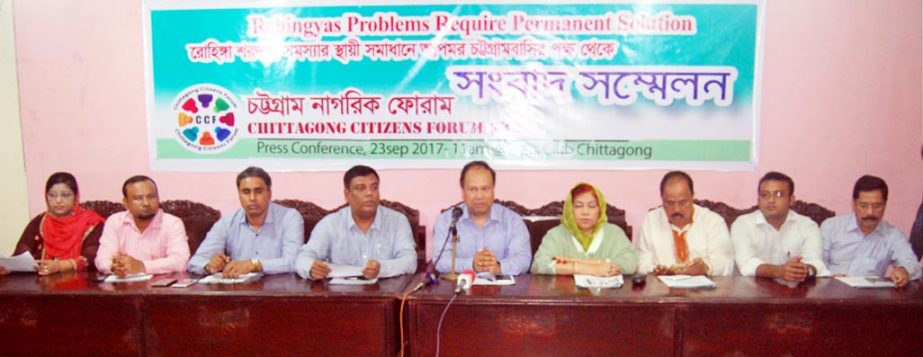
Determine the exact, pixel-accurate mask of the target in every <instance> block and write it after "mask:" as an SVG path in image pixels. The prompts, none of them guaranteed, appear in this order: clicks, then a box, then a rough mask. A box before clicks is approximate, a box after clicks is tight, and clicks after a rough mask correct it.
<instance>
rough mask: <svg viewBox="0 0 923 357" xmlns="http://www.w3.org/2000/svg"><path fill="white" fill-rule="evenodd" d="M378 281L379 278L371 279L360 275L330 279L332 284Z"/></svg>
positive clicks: (372, 282) (356, 283) (367, 283)
mask: <svg viewBox="0 0 923 357" xmlns="http://www.w3.org/2000/svg"><path fill="white" fill-rule="evenodd" d="M377 282H378V278H375V279H371V280H369V279H360V278H358V277H349V278H333V279H330V285H372V284H375V283H377Z"/></svg>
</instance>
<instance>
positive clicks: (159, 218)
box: [122, 208, 163, 229]
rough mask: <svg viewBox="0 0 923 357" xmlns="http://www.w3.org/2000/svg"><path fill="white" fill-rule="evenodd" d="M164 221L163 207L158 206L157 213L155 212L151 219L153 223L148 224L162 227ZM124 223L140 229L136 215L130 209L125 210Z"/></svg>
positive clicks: (153, 226)
mask: <svg viewBox="0 0 923 357" xmlns="http://www.w3.org/2000/svg"><path fill="white" fill-rule="evenodd" d="M162 223H163V209H160V208H158V209H157V213H155V214H154V218H153V219H151V224H148V225H147V228H160V226H161V224H162ZM122 224H127V225H130V226H132V227H135V229H138V226H137V225H135V217H134V216H133V215H132V214H131V212H129V211H127V210H126V211H125V216H124V217H122Z"/></svg>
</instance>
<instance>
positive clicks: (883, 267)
mask: <svg viewBox="0 0 923 357" xmlns="http://www.w3.org/2000/svg"><path fill="white" fill-rule="evenodd" d="M852 197H853V213H850V214H845V215H841V216H837V217H833V218H830V219H827V220H826V221H824V223H823V224H822V225H821V226H820V230H821V232H822V233H823V236H824V248H823V249H824V264H826V265H827V268H828V269H830V271H831V272H833V274H837V275H847V276H879V277H883V276H884V275H885V272H886V271H887V270H888V266H889V265H891V264H894V266H895V269H894V272H893V273H892V274H891V280H892V281H894V284H895V285H896V286H897V287H902V286H904V285H907V283H908V282H909V281H910V280H911V279H913V280H916V279H919V278H920V276H921V270H920V263H919V261H917V257H916V256H915V255H914V254H913V251H912V250H911V248H910V243H909V242H908V241H907V237H906V236H904V233H902V232H901V231H900V230H898V229H897V228H895V227H894V226H892V225H891V224H889V223H888V222H886V221H884V220H883V219H882V217H884V214H885V204H886V203H887V202H888V185H887V184H886V183H885V181H884V180H882V179H881V178H878V177H875V176H869V175H865V176H862V177H861V178H859V180H858V181H856V185H855V186H854V188H853V194H852Z"/></svg>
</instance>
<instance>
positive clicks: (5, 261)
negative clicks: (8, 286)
mask: <svg viewBox="0 0 923 357" xmlns="http://www.w3.org/2000/svg"><path fill="white" fill-rule="evenodd" d="M0 266H2V267H4V268H6V270H9V271H25V272H34V271H35V259H33V258H32V254H29V252H24V253H22V254H20V255H17V256H15V257H9V258H7V257H0Z"/></svg>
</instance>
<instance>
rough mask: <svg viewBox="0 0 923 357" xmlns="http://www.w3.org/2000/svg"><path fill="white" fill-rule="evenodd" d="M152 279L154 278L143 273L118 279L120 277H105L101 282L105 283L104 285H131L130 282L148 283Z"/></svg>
mask: <svg viewBox="0 0 923 357" xmlns="http://www.w3.org/2000/svg"><path fill="white" fill-rule="evenodd" d="M153 277H154V276H153V275H151V274H144V273H138V274H131V275H126V276H125V277H124V278H120V277H118V276H115V275H109V276H107V277H106V280H103V282H106V283H131V282H137V281H148V280H151V278H153Z"/></svg>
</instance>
